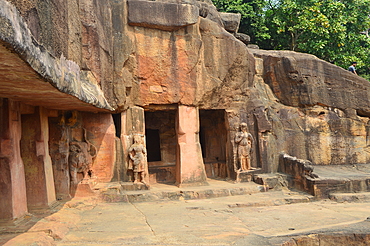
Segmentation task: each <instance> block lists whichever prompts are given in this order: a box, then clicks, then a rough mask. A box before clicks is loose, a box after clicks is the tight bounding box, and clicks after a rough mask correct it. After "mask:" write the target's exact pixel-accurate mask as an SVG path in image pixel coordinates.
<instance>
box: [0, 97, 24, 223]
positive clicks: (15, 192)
mask: <svg viewBox="0 0 370 246" xmlns="http://www.w3.org/2000/svg"><path fill="white" fill-rule="evenodd" d="M20 139H21V118H20V112H19V103H18V102H12V101H10V100H8V99H0V219H15V218H19V217H22V216H23V215H24V214H26V213H27V198H26V182H25V176H24V166H23V162H22V158H21V154H20V153H21V151H20V146H19V142H20Z"/></svg>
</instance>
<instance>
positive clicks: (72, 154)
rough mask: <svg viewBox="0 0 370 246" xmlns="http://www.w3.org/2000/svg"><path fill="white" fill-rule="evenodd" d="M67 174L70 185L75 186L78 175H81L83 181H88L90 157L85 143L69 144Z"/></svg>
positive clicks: (90, 165) (90, 164)
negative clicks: (69, 177)
mask: <svg viewBox="0 0 370 246" xmlns="http://www.w3.org/2000/svg"><path fill="white" fill-rule="evenodd" d="M68 162H69V173H70V175H71V184H77V183H78V182H79V180H78V177H77V175H78V173H82V175H83V180H87V179H89V172H90V174H91V167H92V156H91V154H90V153H89V149H88V146H87V143H85V142H71V143H70V144H69V158H68Z"/></svg>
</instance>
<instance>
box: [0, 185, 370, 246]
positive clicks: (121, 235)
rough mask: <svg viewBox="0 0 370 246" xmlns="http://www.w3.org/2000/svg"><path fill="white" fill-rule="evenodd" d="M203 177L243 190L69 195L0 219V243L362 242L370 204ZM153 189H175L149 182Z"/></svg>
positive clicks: (366, 239)
mask: <svg viewBox="0 0 370 246" xmlns="http://www.w3.org/2000/svg"><path fill="white" fill-rule="evenodd" d="M209 183H210V186H207V187H197V188H195V189H193V191H194V190H197V192H195V193H199V194H202V192H203V191H204V190H213V191H217V190H222V189H225V188H226V189H231V190H232V189H238V187H244V188H245V190H249V191H250V192H249V193H246V194H242V195H229V196H225V197H213V198H211V199H189V200H186V199H185V197H183V198H182V199H181V197H180V199H176V200H171V199H163V200H155V201H147V202H129V201H128V202H116V203H106V202H103V201H102V200H101V199H100V198H99V197H98V196H95V197H89V198H74V199H72V200H70V201H66V202H63V203H60V204H59V205H56V206H55V207H54V208H52V209H51V210H50V211H34V212H33V214H32V215H29V216H28V218H25V219H24V220H23V221H19V222H18V223H17V224H16V225H4V224H2V225H0V244H1V245H22V246H23V245H60V246H68V245H136V246H137V245H202V246H203V245H282V244H283V243H285V244H284V245H370V236H369V235H370V219H368V218H369V217H370V202H367V201H362V200H361V199H359V200H357V202H335V201H332V200H321V201H314V200H313V197H312V196H310V195H308V194H305V193H300V192H293V191H289V190H287V189H283V190H280V191H268V192H261V191H263V190H261V186H260V185H257V184H254V183H242V184H234V183H230V182H228V183H225V182H221V181H217V180H216V181H215V180H210V182H209ZM157 189H159V190H160V191H161V190H164V189H165V190H172V191H176V192H177V191H179V190H183V188H181V189H180V188H178V187H175V186H163V185H158V186H154V187H152V190H153V191H156V190H157ZM186 189H189V190H192V188H186ZM257 190H258V192H257ZM216 193H217V192H216ZM203 194H207V192H203ZM287 242H288V243H287ZM319 242H321V244H320V243H319ZM325 243H326V244H325Z"/></svg>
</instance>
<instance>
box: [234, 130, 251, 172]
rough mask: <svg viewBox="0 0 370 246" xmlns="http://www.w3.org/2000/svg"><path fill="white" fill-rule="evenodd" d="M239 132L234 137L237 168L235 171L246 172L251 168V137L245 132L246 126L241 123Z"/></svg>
mask: <svg viewBox="0 0 370 246" xmlns="http://www.w3.org/2000/svg"><path fill="white" fill-rule="evenodd" d="M239 130H240V131H239V132H238V133H236V135H235V144H236V145H237V164H238V165H237V167H236V168H235V169H236V170H235V171H247V170H250V169H252V167H251V152H252V144H253V136H252V134H250V133H249V132H248V131H247V124H246V123H241V124H240V127H239Z"/></svg>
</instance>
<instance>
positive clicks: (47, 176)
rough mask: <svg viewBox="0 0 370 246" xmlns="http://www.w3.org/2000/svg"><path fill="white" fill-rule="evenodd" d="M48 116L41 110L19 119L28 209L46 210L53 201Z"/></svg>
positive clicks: (53, 189) (53, 188) (54, 198)
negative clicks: (38, 208) (42, 208)
mask: <svg viewBox="0 0 370 246" xmlns="http://www.w3.org/2000/svg"><path fill="white" fill-rule="evenodd" d="M48 140H49V124H48V114H47V111H46V110H45V109H43V108H41V107H40V108H38V109H36V112H35V113H33V114H24V115H22V140H21V150H22V159H23V163H24V166H25V176H26V190H27V202H28V206H29V207H46V206H50V205H52V203H53V202H55V200H56V196H55V187H54V177H53V169H52V163H51V158H50V155H49V144H48Z"/></svg>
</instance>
